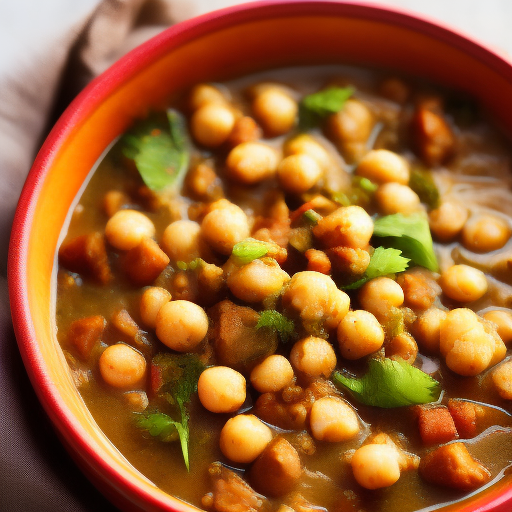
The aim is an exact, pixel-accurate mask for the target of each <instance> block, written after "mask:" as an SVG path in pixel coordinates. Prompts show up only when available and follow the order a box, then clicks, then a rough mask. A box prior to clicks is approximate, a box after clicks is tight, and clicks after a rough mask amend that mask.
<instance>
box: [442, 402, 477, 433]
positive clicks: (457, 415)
mask: <svg viewBox="0 0 512 512" xmlns="http://www.w3.org/2000/svg"><path fill="white" fill-rule="evenodd" d="M478 409H479V406H478V405H476V404H473V403H471V402H465V401H464V400H454V399H450V400H448V410H449V411H450V414H451V415H452V418H453V421H454V423H455V426H456V427H457V432H458V433H459V435H460V437H461V438H463V439H471V438H472V437H475V436H476V434H477V425H476V419H477V413H478Z"/></svg>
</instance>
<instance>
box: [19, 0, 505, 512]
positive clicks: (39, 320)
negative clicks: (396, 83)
mask: <svg viewBox="0 0 512 512" xmlns="http://www.w3.org/2000/svg"><path fill="white" fill-rule="evenodd" d="M315 63H344V64H356V65H362V66H370V67H377V68H387V69H389V70H395V71H398V72H405V73H407V74H410V75H414V76H417V77H424V78H426V79H428V80H430V81H432V82H436V83H440V84H444V85H446V86H449V87H451V88H455V89H458V90H461V91H464V92H466V93H469V94H471V95H472V96H474V97H476V98H478V99H479V100H480V101H481V102H482V104H483V106H484V108H486V109H487V110H488V111H489V112H490V113H491V114H492V116H493V117H494V118H495V119H496V121H497V122H498V123H499V124H501V125H502V126H503V128H504V129H505V130H507V131H509V132H512V64H511V62H510V61H509V60H507V59H506V58H505V57H504V56H502V55H500V54H499V53H497V52H495V51H493V50H491V49H489V48H485V47H484V46H482V45H480V44H478V43H477V42H475V41H473V40H471V39H470V38H468V37H466V36H464V35H461V34H459V33H457V32H456V31H453V30H451V29H448V28H446V27H443V26H440V25H439V24H435V23H433V22H430V21H427V20H425V19H422V18H419V17H417V16H415V15H411V14H407V13H404V12H398V11H396V10H392V9H388V8H383V7H377V6H371V5H365V4H362V3H360V2H358V3H351V2H332V1H292V2H276V1H270V2H269V1H262V2H258V3H253V4H245V5H242V6H238V7H233V8H229V9H226V10H222V11H218V12H214V13H211V14H207V15H205V16H202V17H198V18H195V19H192V20H189V21H186V22H184V23H180V24H179V25H176V26H173V27H171V28H170V29H168V30H166V31H165V32H163V33H162V34H160V35H158V36H157V37H155V38H153V39H151V40H150V41H148V42H147V43H145V44H143V45H142V46H140V47H138V48H136V49H135V50H133V51H132V52H130V53H129V54H128V55H126V56H125V57H124V58H122V59H121V60H120V61H119V62H117V63H116V64H115V65H114V66H112V67H111V68H110V69H109V70H108V71H106V72H105V73H103V74H102V75H101V76H100V77H98V78H97V79H96V80H94V81H93V82H92V83H91V84H90V85H89V86H88V87H86V89H85V90H84V91H83V92H82V93H81V94H80V95H79V96H78V97H77V98H76V99H75V100H74V101H73V103H72V104H71V105H70V106H69V108H68V109H67V110H66V112H65V113H64V114H63V116H62V117H61V118H60V120H59V121H58V123H57V124H56V126H55V128H54V129H53V130H52V132H51V133H50V135H49V137H48V139H47V140H46V142H45V143H44V145H43V147H42V148H41V150H40V152H39V154H38V155H37V158H36V160H35V162H34V165H33V167H32V170H31V172H30V174H29V176H28V179H27V181H26V184H25V187H24V189H23V192H22V195H21V198H20V201H19V205H18V209H17V213H16V218H15V221H14V226H13V236H12V240H11V247H10V260H9V279H10V300H11V308H12V316H13V320H14V326H15V330H16V336H17V339H18V343H19V347H20V351H21V354H22V356H23V360H24V363H25V366H26V368H27V371H28V373H29V376H30V379H31V381H32V383H33V385H34V388H35V390H36V392H37V394H38V396H39V399H40V401H41V403H42V404H43V406H44V408H45V410H46V412H47V413H48V415H49V417H50V419H51V421H52V422H53V424H54V426H55V428H56V430H57V432H58V433H59V435H60V437H61V439H62V442H63V443H64V444H65V446H66V447H67V449H68V450H69V451H70V453H71V454H72V456H73V457H74V459H75V460H76V462H77V463H78V464H79V466H80V467H81V468H82V469H83V471H84V473H85V474H86V475H87V476H88V477H89V478H90V479H91V480H92V481H93V482H94V483H95V484H96V485H97V487H98V488H99V489H100V490H101V491H102V492H103V493H104V494H105V495H106V496H107V497H108V498H109V499H110V500H111V501H112V502H113V503H114V504H115V505H117V506H118V507H119V508H120V509H123V510H127V511H128V510H130V511H143V510H144V511H170V510H173V511H190V510H193V507H190V506H189V505H186V504H184V503H183V502H181V501H179V500H177V499H176V498H173V497H171V496H169V495H167V494H166V493H164V492H162V491H161V490H159V489H158V488H156V487H155V486H154V485H153V484H152V483H151V482H150V481H149V480H148V479H146V478H145V477H144V476H142V475H141V474H140V473H139V472H138V471H136V470H135V469H134V468H133V467H131V466H130V464H129V463H128V462H127V461H126V460H125V459H124V458H123V456H122V455H121V454H120V453H119V452H118V451H117V449H116V448H115V447H114V446H113V445H112V444H111V443H110V442H109V440H108V439H107V438H106V437H105V435H104V434H103V433H102V432H101V430H100V429H99V428H98V426H97V425H96V423H95V422H94V420H93V418H92V416H91V414H90V413H89V411H88V410H87V408H86V407H85V405H84V403H83V402H82V400H81V399H80V396H79V394H78V392H77V390H76V388H75V386H74V385H73V382H72V380H71V377H70V372H69V371H68V367H67V364H66V361H65V360H64V357H63V354H62V352H61V349H60V347H59V345H58V343H57V339H56V334H55V333H56V327H55V320H54V317H55V314H54V313H55V311H54V310H55V261H56V248H57V244H58V241H59V237H60V233H61V229H62V226H63V225H64V223H65V222H66V218H67V216H68V212H69V209H70V205H71V204H72V203H73V200H74V199H75V197H76V195H77V193H79V191H80V190H81V187H82V184H83V182H84V180H85V179H86V177H87V176H88V174H89V172H90V170H91V168H92V167H93V166H94V164H95V163H96V162H97V160H98V158H99V157H100V156H101V154H102V153H103V152H104V150H105V148H107V146H108V145H109V144H110V143H111V142H112V141H113V140H114V139H115V138H116V137H117V136H118V135H119V134H120V133H122V132H123V131H124V130H125V129H126V128H127V127H128V125H129V124H130V122H131V121H132V119H133V118H134V117H137V116H140V115H141V114H143V113H144V112H146V111H147V110H148V109H150V108H158V107H159V106H161V105H163V104H165V102H166V101H167V100H168V98H169V96H171V95H172V93H173V92H174V91H178V90H181V89H183V88H186V87H188V86H190V85H191V84H194V83H196V82H199V81H214V80H219V79H223V78H229V77H233V76H237V75H241V74H244V73H247V72H252V71H257V70H260V69H264V68H269V67H276V66H284V65H295V64H315ZM511 509H512V481H511V479H510V477H505V478H503V479H502V480H501V481H500V482H499V483H498V484H496V485H494V486H493V487H491V488H489V489H487V490H485V491H484V492H482V493H479V494H477V495H476V496H474V497H471V498H468V499H467V500H465V501H464V502H461V503H458V504H457V505H455V506H454V507H453V508H452V507H448V508H447V509H445V510H459V511H469V510H473V511H476V510H478V511H484V510H503V511H505V510H511Z"/></svg>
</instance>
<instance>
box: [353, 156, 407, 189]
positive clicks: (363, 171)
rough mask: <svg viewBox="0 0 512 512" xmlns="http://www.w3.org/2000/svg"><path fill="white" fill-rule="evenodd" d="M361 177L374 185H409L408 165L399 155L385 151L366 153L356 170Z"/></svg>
mask: <svg viewBox="0 0 512 512" xmlns="http://www.w3.org/2000/svg"><path fill="white" fill-rule="evenodd" d="M356 174H357V175H358V176H363V177H364V178H368V179H369V180H371V181H374V182H376V183H391V182H393V183H399V184H401V185H407V184H408V183H409V177H410V172H409V164H408V163H407V161H406V160H405V159H403V158H402V157H401V156H400V155H397V154H396V153H393V152H392V151H388V150H387V149H374V150H373V151H370V152H369V153H367V154H366V155H365V156H364V157H363V158H362V159H361V161H360V162H359V165H358V166H357V169H356Z"/></svg>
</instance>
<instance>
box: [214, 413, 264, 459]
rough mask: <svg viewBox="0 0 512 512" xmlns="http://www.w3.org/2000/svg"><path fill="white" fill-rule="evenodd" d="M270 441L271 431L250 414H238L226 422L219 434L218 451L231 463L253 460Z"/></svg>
mask: <svg viewBox="0 0 512 512" xmlns="http://www.w3.org/2000/svg"><path fill="white" fill-rule="evenodd" d="M270 441H272V431H271V430H270V428H268V427H267V425H265V423H263V422H262V421H261V420H259V419H258V418H257V417H256V416H254V415H252V414H239V415H238V416H235V417H233V418H230V419H229V420H228V421H226V424H225V425H224V427H222V430H221V432H220V449H221V451H222V453H223V454H224V455H225V456H226V457H227V458H228V459H229V460H232V461H233V462H240V463H244V464H247V463H249V462H252V461H253V460H255V459H256V458H257V457H258V456H259V455H260V454H261V452H262V451H263V450H264V449H265V447H266V446H267V445H268V443H270Z"/></svg>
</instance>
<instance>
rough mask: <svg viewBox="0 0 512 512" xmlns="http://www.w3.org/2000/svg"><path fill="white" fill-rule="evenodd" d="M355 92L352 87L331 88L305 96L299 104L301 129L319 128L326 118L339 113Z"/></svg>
mask: <svg viewBox="0 0 512 512" xmlns="http://www.w3.org/2000/svg"><path fill="white" fill-rule="evenodd" d="M354 92H355V91H354V89H353V88H352V87H329V88H327V89H324V90H323V91H319V92H316V93H314V94H309V95H308V96H305V97H304V98H302V101H301V102H300V104H299V128H300V129H301V130H309V129H311V128H314V127H315V126H318V125H319V124H320V123H321V122H322V120H323V119H324V118H325V117H327V116H328V115H330V114H336V112H339V111H340V110H341V109H342V108H343V106H344V105H345V102H346V101H347V100H348V99H349V98H350V96H352V94H354Z"/></svg>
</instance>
